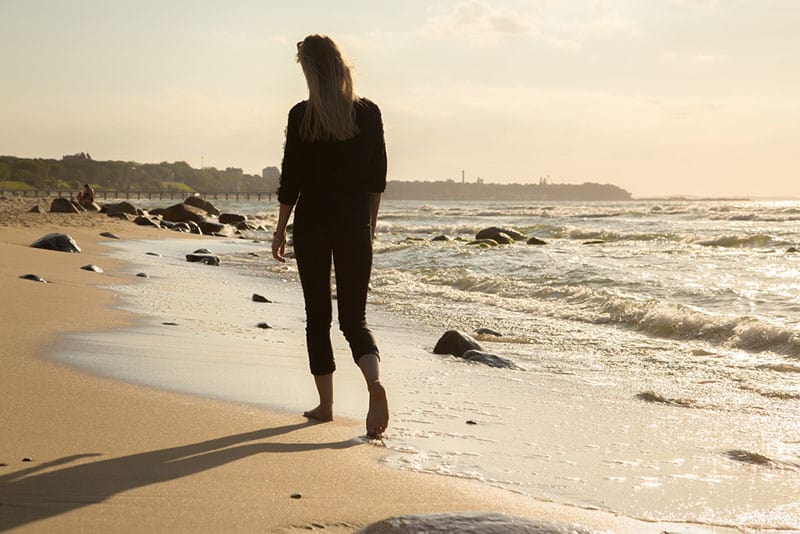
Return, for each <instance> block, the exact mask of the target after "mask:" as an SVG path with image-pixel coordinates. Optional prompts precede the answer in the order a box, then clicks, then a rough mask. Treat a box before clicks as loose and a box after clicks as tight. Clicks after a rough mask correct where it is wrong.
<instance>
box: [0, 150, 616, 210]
mask: <svg viewBox="0 0 800 534" xmlns="http://www.w3.org/2000/svg"><path fill="white" fill-rule="evenodd" d="M279 177H280V172H279V170H278V169H277V168H275V167H267V168H265V169H264V172H263V173H262V176H258V175H250V174H245V173H244V172H242V170H241V169H238V168H230V167H229V168H227V169H225V170H218V169H216V168H213V167H204V168H202V169H195V168H193V167H191V166H190V165H188V164H187V163H186V162H183V161H178V162H174V163H168V162H162V163H144V164H143V163H138V162H131V161H99V160H94V159H92V157H91V155H89V154H88V153H84V152H81V153H79V154H73V155H66V156H64V157H63V158H61V159H60V160H56V159H43V158H18V157H14V156H0V190H3V191H12V192H13V191H25V190H47V189H55V190H66V191H70V190H74V191H77V190H78V189H80V188H81V187H82V185H83V184H84V183H88V184H91V185H92V187H94V188H95V190H96V191H98V192H102V191H149V192H159V191H164V192H170V191H172V192H181V193H186V194H192V193H201V194H202V193H209V192H231V193H271V194H274V193H275V191H276V190H277V187H278V180H279ZM385 198H386V199H388V200H483V201H486V200H579V201H580V200H582V201H592V200H606V201H609V200H611V201H619V200H631V198H632V195H631V193H630V192H628V191H626V190H625V189H622V188H621V187H619V186H616V185H612V184H600V183H593V182H585V183H582V184H554V183H550V182H549V181H547V180H546V179H540V180H539V183H531V184H522V183H512V184H499V183H485V182H484V181H483V180H481V179H478V181H477V182H464V181H461V182H456V181H454V180H438V181H419V180H417V181H402V180H392V181H389V182H388V184H387V188H386V193H385Z"/></svg>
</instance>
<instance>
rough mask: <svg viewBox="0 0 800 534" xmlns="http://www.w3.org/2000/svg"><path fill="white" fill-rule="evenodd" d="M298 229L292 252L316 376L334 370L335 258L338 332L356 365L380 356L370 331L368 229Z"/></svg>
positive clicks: (318, 226)
mask: <svg viewBox="0 0 800 534" xmlns="http://www.w3.org/2000/svg"><path fill="white" fill-rule="evenodd" d="M298 218H299V215H298V217H296V218H295V225H294V236H293V237H294V253H295V258H296V259H297V270H298V271H299V273H300V282H301V284H302V286H303V298H304V299H305V305H306V345H307V348H308V359H309V364H310V367H311V373H312V374H313V375H325V374H328V373H332V372H333V371H335V370H336V363H335V362H334V358H333V347H332V346H331V338H330V329H331V319H332V317H331V314H332V313H331V312H332V310H331V283H330V280H331V259H333V265H334V272H335V274H336V302H337V308H338V312H339V328H340V329H341V331H342V333H343V334H344V337H345V339H347V342H348V343H349V344H350V351H351V352H352V353H353V360H355V362H356V364H357V363H358V360H359V358H361V356H363V355H365V354H375V355H379V353H378V347H377V345H376V343H375V338H374V337H373V336H372V332H371V331H370V329H369V328H368V327H367V318H366V305H367V290H368V287H369V277H370V273H371V271H372V231H371V229H370V226H369V224H366V225H365V224H337V223H334V224H330V222H329V223H328V224H320V223H316V224H314V223H312V224H300V223H299V221H298Z"/></svg>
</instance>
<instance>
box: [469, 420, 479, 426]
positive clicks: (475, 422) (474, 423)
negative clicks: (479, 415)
mask: <svg viewBox="0 0 800 534" xmlns="http://www.w3.org/2000/svg"><path fill="white" fill-rule="evenodd" d="M467 424H468V425H477V424H478V423H477V421H473V420H472V419H470V420H468V421H467Z"/></svg>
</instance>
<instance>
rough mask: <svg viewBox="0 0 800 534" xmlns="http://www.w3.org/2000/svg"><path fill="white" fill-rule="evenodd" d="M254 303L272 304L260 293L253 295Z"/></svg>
mask: <svg viewBox="0 0 800 534" xmlns="http://www.w3.org/2000/svg"><path fill="white" fill-rule="evenodd" d="M253 302H272V301H271V300H269V299H268V298H267V297H264V296H262V295H259V294H258V293H253Z"/></svg>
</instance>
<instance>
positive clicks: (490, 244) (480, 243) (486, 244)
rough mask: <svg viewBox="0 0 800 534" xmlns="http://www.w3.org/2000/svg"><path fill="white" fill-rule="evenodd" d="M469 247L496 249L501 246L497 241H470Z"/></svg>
mask: <svg viewBox="0 0 800 534" xmlns="http://www.w3.org/2000/svg"><path fill="white" fill-rule="evenodd" d="M467 245H477V246H479V247H496V246H497V245H499V243H498V242H497V241H495V240H494V239H476V240H475V241H470V242H469V243H467Z"/></svg>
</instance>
